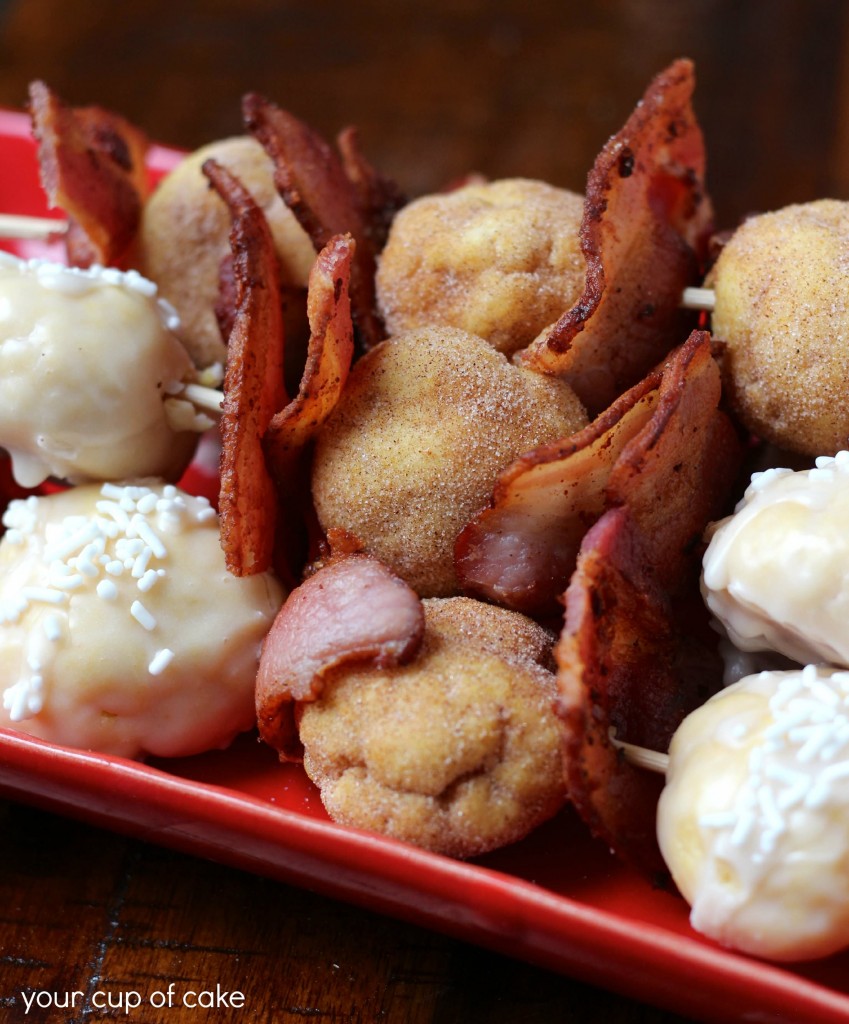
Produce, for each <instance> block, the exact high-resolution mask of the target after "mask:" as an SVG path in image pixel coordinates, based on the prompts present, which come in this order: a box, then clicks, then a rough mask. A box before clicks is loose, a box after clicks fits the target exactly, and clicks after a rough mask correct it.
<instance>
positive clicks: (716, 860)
mask: <svg viewBox="0 0 849 1024" xmlns="http://www.w3.org/2000/svg"><path fill="white" fill-rule="evenodd" d="M669 758H670V759H669V768H668V772H667V785H666V787H665V789H664V792H663V795H662V797H661V800H660V805H659V808H658V840H659V843H660V847H661V851H662V853H663V856H664V859H665V860H666V863H667V865H668V867H669V869H670V871H671V873H672V876H673V878H674V879H675V882H676V884H677V885H678V887H679V889H680V890H681V892H682V894H683V895H684V897H685V898H686V899H687V901H688V902H689V903H690V905H691V908H692V910H691V922H692V924H693V927H694V928H696V929H697V930H698V931H700V932H702V933H704V934H706V935H708V936H710V937H712V938H714V939H716V940H717V941H718V942H720V943H722V944H724V945H727V946H731V947H733V948H736V949H740V950H743V951H744V952H747V953H752V954H755V955H758V956H764V957H768V958H771V959H778V960H802V959H809V958H814V957H820V956H827V955H829V954H830V953H833V952H835V951H837V950H839V949H842V948H844V947H845V946H849V672H843V671H839V670H835V669H830V668H823V667H816V666H813V665H809V666H807V667H806V668H804V669H798V670H795V671H787V672H762V673H759V674H758V675H754V676H749V677H748V678H746V679H744V680H741V681H740V682H739V683H736V684H735V685H734V686H731V687H728V688H727V689H726V690H723V691H722V692H720V693H719V694H717V695H716V696H715V697H713V698H712V699H711V700H709V701H708V702H707V703H706V704H705V705H704V706H703V707H701V708H699V709H697V710H696V711H694V712H693V713H692V714H691V715H689V716H688V718H687V719H685V721H684V722H683V724H682V725H681V727H680V728H679V729H678V731H677V732H676V734H675V736H674V738H673V741H672V744H671V746H670V751H669Z"/></svg>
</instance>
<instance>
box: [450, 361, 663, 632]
mask: <svg viewBox="0 0 849 1024" xmlns="http://www.w3.org/2000/svg"><path fill="white" fill-rule="evenodd" d="M660 380H661V375H660V373H654V374H651V375H649V376H648V377H646V378H645V380H643V381H642V382H641V383H640V384H638V385H636V386H635V387H633V388H631V389H630V390H629V391H628V392H627V393H626V394H625V395H623V396H622V397H621V398H620V399H617V401H616V402H614V403H613V405H612V406H611V407H610V408H609V409H608V410H607V411H606V412H604V413H602V415H601V416H598V417H597V418H596V419H595V420H594V421H593V422H592V423H591V424H590V425H589V426H588V427H585V428H584V429H583V430H581V431H579V432H578V433H577V434H574V435H573V436H572V437H569V438H566V439H565V440H564V441H558V442H556V443H554V444H547V445H542V446H540V447H539V448H534V449H533V450H531V451H530V452H527V453H526V454H524V455H522V456H520V457H519V458H518V459H516V460H515V461H514V462H513V463H512V464H511V465H510V466H508V467H507V468H506V469H505V470H504V471H503V472H502V473H501V475H500V476H499V478H498V480H497V481H496V484H495V489H494V491H493V497H492V505H491V507H490V508H488V509H485V510H484V511H483V512H482V513H481V514H480V515H478V516H477V518H475V519H473V520H472V522H471V523H469V525H468V526H467V527H466V528H465V529H464V530H463V531H462V532H461V533H460V535H459V537H458V538H457V543H456V545H455V549H454V558H455V566H456V571H457V577H458V579H459V581H460V583H461V585H462V587H463V588H464V590H466V591H467V592H469V593H472V594H475V595H477V596H479V597H483V598H486V599H487V600H491V601H495V602H496V603H498V604H502V605H505V606H506V607H508V608H512V609H514V610H516V611H521V612H524V613H525V614H527V615H533V616H537V617H547V616H549V615H551V614H553V613H554V612H555V611H556V609H557V608H558V607H559V606H558V603H557V602H558V599H559V598H560V595H561V594H562V593H563V591H564V590H565V589H566V586H567V585H568V583H569V578H570V576H571V575H572V571H573V569H574V568H575V561H576V558H577V555H578V549H579V547H580V545H581V541H582V539H583V536H584V534H585V533H586V531H587V529H588V528H589V527H590V526H591V525H592V524H593V523H594V522H595V521H596V520H597V519H598V517H599V516H600V515H601V514H602V512H603V511H604V509H605V507H606V488H607V482H608V479H609V477H610V473H611V471H612V469H613V466H614V464H615V462H616V460H617V459H618V457H619V455H620V453H621V452H622V450H623V448H624V447H625V445H626V444H627V443H628V442H629V441H631V440H632V439H633V438H634V437H635V436H636V435H637V434H638V433H639V432H640V431H641V430H642V429H643V427H645V425H646V424H647V422H648V421H649V418H650V417H651V415H652V412H653V410H654V408H655V405H656V404H657V398H658V388H659V386H660Z"/></svg>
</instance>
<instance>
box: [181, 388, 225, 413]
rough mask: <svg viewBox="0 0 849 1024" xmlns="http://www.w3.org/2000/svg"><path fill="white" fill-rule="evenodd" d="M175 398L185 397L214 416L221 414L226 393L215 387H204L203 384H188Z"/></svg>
mask: <svg viewBox="0 0 849 1024" xmlns="http://www.w3.org/2000/svg"><path fill="white" fill-rule="evenodd" d="M174 397H175V398H185V399H186V400H187V401H189V402H191V403H192V405H194V406H196V407H197V408H198V409H202V410H203V411H204V412H208V413H210V415H212V416H221V415H222V413H223V410H222V408H221V403H222V401H223V399H224V395H223V394H222V393H221V392H220V391H218V390H216V389H215V388H207V387H204V385H203V384H187V385H186V386H185V387H184V388H183V390H182V391H181V392H180V393H179V394H178V395H175V396H174Z"/></svg>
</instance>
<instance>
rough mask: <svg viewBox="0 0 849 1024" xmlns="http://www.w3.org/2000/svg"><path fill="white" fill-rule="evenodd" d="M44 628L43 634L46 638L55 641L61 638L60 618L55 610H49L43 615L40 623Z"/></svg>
mask: <svg viewBox="0 0 849 1024" xmlns="http://www.w3.org/2000/svg"><path fill="white" fill-rule="evenodd" d="M42 626H43V629H44V635H45V636H46V637H47V639H48V640H50V641H52V642H53V643H56V641H57V640H61V639H62V620H61V619H60V618H59V616H58V615H56V614H55V612H50V613H49V614H47V615H45V616H44V621H43V623H42Z"/></svg>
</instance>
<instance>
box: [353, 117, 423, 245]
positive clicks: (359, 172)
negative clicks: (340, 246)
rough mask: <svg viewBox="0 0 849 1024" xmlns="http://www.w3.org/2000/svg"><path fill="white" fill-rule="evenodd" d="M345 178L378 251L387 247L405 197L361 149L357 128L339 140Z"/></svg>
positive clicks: (405, 200)
mask: <svg viewBox="0 0 849 1024" xmlns="http://www.w3.org/2000/svg"><path fill="white" fill-rule="evenodd" d="M336 145H337V147H338V148H339V154H340V156H341V157H342V166H343V167H344V168H345V175H346V177H347V178H348V180H349V181H350V182H351V184H352V185H353V186H354V189H355V191H356V194H357V204H358V206H359V208H360V209H361V210H363V211H364V214H365V222H366V229H367V230H368V233H369V238H370V239H371V242H372V244H373V246H374V248H375V251H376V252H380V250H381V249H382V248H383V247H384V245H385V244H386V239H387V238H388V237H389V228H390V227H391V226H392V221H393V219H394V217H395V214H396V213H397V212H398V211H399V210H400V209H401V207H402V206H404V204H405V203H406V202H407V199H406V196H404V194H403V193H402V192H401V190H400V189H399V188H398V186H397V184H396V183H395V182H394V181H393V180H392V179H391V178H387V177H385V176H384V175H382V174H380V173H379V172H378V171H377V169H376V168H375V167H373V166H372V165H371V164H370V163H369V161H368V160H367V159H366V158H365V156H364V154H363V151H362V150H361V149H360V136H359V132H358V131H357V129H356V128H353V127H349V128H345V129H343V131H341V132H340V133H339V135H338V136H337V137H336Z"/></svg>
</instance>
